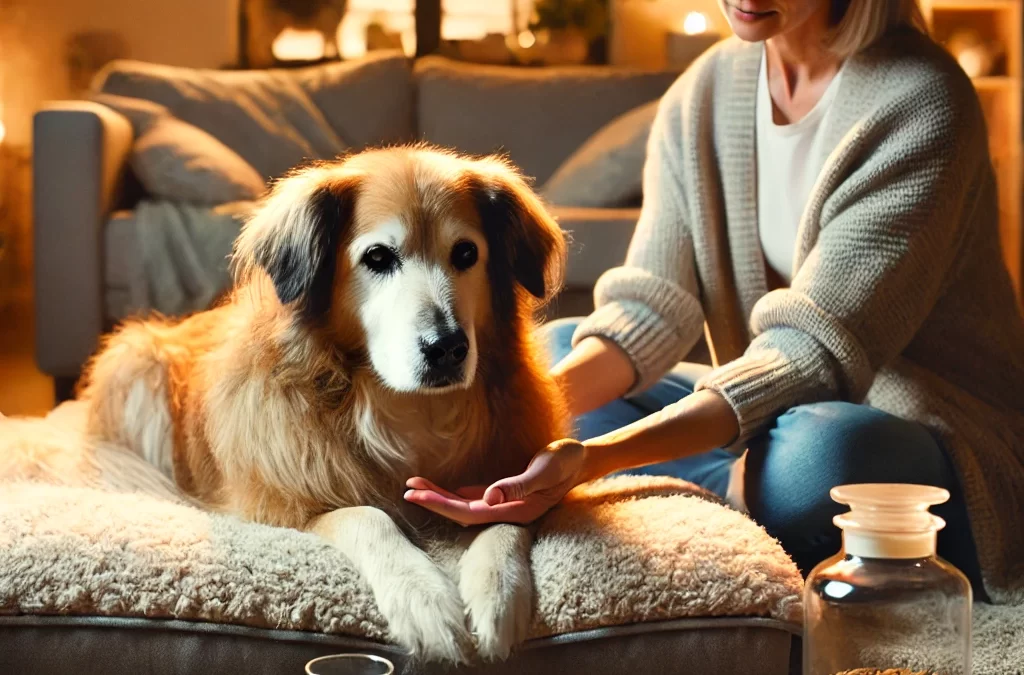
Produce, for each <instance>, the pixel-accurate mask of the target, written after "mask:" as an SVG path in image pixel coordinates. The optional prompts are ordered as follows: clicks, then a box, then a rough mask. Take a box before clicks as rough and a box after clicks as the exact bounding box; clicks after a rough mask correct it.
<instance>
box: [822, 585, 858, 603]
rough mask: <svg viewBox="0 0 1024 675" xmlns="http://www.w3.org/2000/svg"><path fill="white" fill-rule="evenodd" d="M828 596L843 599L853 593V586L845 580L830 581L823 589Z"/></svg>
mask: <svg viewBox="0 0 1024 675" xmlns="http://www.w3.org/2000/svg"><path fill="white" fill-rule="evenodd" d="M823 590H824V593H825V595H826V596H827V597H829V598H833V599H835V600H842V599H843V598H845V597H846V596H848V595H849V594H850V593H853V586H851V585H850V584H848V583H846V582H845V581H829V582H828V583H826V584H825V588H824V589H823Z"/></svg>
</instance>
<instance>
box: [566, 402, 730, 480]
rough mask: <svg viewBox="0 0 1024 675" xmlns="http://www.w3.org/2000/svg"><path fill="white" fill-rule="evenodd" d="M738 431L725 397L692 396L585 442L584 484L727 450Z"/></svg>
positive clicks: (582, 466) (581, 475) (582, 467)
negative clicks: (615, 474)
mask: <svg viewBox="0 0 1024 675" xmlns="http://www.w3.org/2000/svg"><path fill="white" fill-rule="evenodd" d="M738 429H739V423H738V421H737V419H736V414H735V413H734V412H733V410H732V407H731V406H730V405H729V403H728V402H727V401H726V400H725V399H724V398H722V396H721V395H720V394H718V393H717V392H713V391H708V390H705V391H701V392H697V393H695V394H690V395H689V396H687V397H686V398H684V399H682V400H681V401H678V402H677V403H674V404H672V405H671V406H668V407H667V408H665V409H663V410H661V411H660V412H657V413H654V414H653V415H650V416H648V417H646V418H644V419H642V420H640V421H639V422H635V423H633V424H631V425H629V426H626V427H623V428H622V429H617V430H615V431H612V432H609V433H607V434H604V435H603V436H598V437H596V438H593V439H589V440H587V441H584V442H583V448H584V452H585V454H584V459H583V462H582V464H581V468H580V482H581V483H585V482H588V481H592V480H596V479H598V478H602V477H604V476H607V475H608V474H610V473H614V472H616V471H621V470H624V469H630V468H635V467H639V466H646V465H649V464H656V463H659V462H665V461H670V460H673V459H680V458H683V457H688V456H690V455H695V454H698V453H701V452H707V451H709V450H713V449H714V448H717V447H723V446H725V445H727V444H728V443H729V442H731V441H732V440H733V439H734V438H735V437H736V434H737V433H738Z"/></svg>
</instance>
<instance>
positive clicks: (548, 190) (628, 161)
mask: <svg viewBox="0 0 1024 675" xmlns="http://www.w3.org/2000/svg"><path fill="white" fill-rule="evenodd" d="M658 103H659V101H657V100H656V101H651V102H649V103H645V104H643V105H641V106H638V107H637V108H634V109H633V110H630V111H629V112H626V113H623V114H622V115H620V116H618V117H616V118H615V119H614V120H612V121H611V122H609V123H608V124H606V125H605V126H603V127H602V128H601V129H600V130H599V131H598V132H597V133H595V134H594V135H593V136H591V137H590V138H589V139H587V142H586V143H584V144H583V145H582V146H581V147H580V148H579V149H578V150H576V152H574V153H572V155H571V156H570V157H569V158H568V159H567V160H565V162H563V163H562V165H561V166H560V167H558V170H557V171H555V174H554V175H553V176H552V177H551V179H550V180H549V181H548V182H547V183H546V184H545V185H544V187H543V188H542V189H541V194H542V195H543V196H544V198H545V199H547V200H548V201H550V202H552V203H554V204H561V205H567V206H587V207H623V206H628V205H630V204H633V203H636V202H637V201H639V200H640V199H641V198H642V196H643V169H644V159H645V158H646V157H647V137H648V136H649V135H650V133H651V126H652V125H653V123H654V116H655V115H656V114H657V112H658Z"/></svg>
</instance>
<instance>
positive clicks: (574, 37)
mask: <svg viewBox="0 0 1024 675" xmlns="http://www.w3.org/2000/svg"><path fill="white" fill-rule="evenodd" d="M924 9H925V14H926V17H927V18H928V21H929V25H930V27H931V29H932V31H933V35H934V36H935V37H936V39H938V40H939V41H940V42H942V43H943V44H944V45H945V46H946V47H947V49H949V50H950V52H951V53H953V54H954V55H955V56H956V58H957V60H958V61H959V62H960V64H961V66H962V67H963V68H964V70H965V71H966V72H967V73H968V74H969V75H970V76H971V77H972V78H973V79H974V81H975V82H976V85H977V90H978V92H979V95H980V97H981V100H982V102H983V105H984V107H985V111H986V114H987V117H988V121H989V132H990V139H991V148H992V154H993V160H994V162H995V165H996V170H997V173H998V179H999V186H1000V199H1001V209H1002V223H1001V234H1000V238H1001V245H1002V247H1003V252H1004V258H1005V262H1006V265H1007V267H1008V269H1009V270H1010V272H1011V275H1012V276H1013V278H1014V280H1015V283H1016V285H1017V287H1018V289H1020V287H1021V260H1022V252H1021V216H1020V205H1019V204H1020V195H1021V182H1020V181H1021V179H1020V141H1021V132H1022V128H1021V88H1020V83H1021V52H1022V37H1021V12H1020V0H926V2H925V5H924ZM728 34H729V30H728V26H727V25H726V23H725V22H724V19H723V18H722V16H721V14H720V13H719V11H718V9H717V5H716V2H715V0H347V2H346V1H345V0H145V1H139V0H0V413H4V414H8V415H10V414H35V413H42V412H45V411H46V410H48V409H49V408H50V407H52V405H53V404H54V401H55V400H58V399H60V398H63V397H66V396H68V395H70V393H71V389H72V387H73V384H74V381H75V379H76V378H77V376H78V374H79V372H80V369H81V366H82V364H83V363H84V361H85V359H86V358H87V357H88V354H89V353H91V351H92V350H93V349H94V348H95V345H96V339H97V338H98V336H99V335H100V334H101V333H102V331H104V330H108V329H109V328H110V327H111V326H113V325H114V324H115V323H116V321H117V320H119V319H120V318H123V317H124V316H128V315H131V314H135V313H142V312H147V311H162V312H170V313H176V312H177V313H184V312H187V311H194V310H195V309H201V308H202V307H203V306H204V304H205V303H208V302H209V301H211V299H212V297H215V296H216V295H217V294H218V293H220V292H222V291H223V290H224V286H225V284H226V283H227V280H226V277H225V276H224V252H225V250H226V248H225V247H227V246H229V245H230V241H231V238H232V236H233V233H234V232H236V231H237V229H236V228H237V225H238V222H239V219H240V217H241V214H243V213H244V209H245V205H246V204H250V203H251V202H252V200H254V199H255V198H256V196H257V194H256V192H257V191H258V188H259V187H261V186H262V185H265V183H266V182H267V181H270V180H272V179H273V178H274V177H275V175H278V174H279V173H280V169H281V167H282V166H285V165H287V164H289V163H294V162H299V161H303V160H305V159H309V158H311V157H316V156H329V155H330V154H331V153H332V152H334V151H336V150H339V149H340V150H348V149H359V148H360V147H364V146H366V145H372V144H375V143H379V142H382V141H393V140H412V139H417V138H420V139H426V140H430V141H433V142H437V143H441V144H445V145H452V146H455V147H457V148H458V149H461V150H465V151H467V152H489V151H493V150H503V151H507V152H509V154H510V155H511V157H512V159H513V160H514V161H516V162H517V163H519V164H520V165H521V166H523V168H524V170H525V171H526V172H527V173H528V174H530V175H531V176H532V177H533V178H534V179H535V180H536V182H537V186H538V189H541V191H542V193H543V195H544V196H545V197H546V198H548V201H549V202H550V203H551V204H552V205H553V207H554V208H555V209H556V210H559V215H560V220H561V221H562V222H563V223H568V224H569V225H571V229H573V231H574V232H575V233H577V234H576V236H575V238H576V240H577V242H578V243H577V247H576V248H575V249H574V251H573V259H572V260H571V262H570V266H571V268H572V269H571V274H570V284H569V286H568V288H567V291H566V294H565V297H564V298H562V299H561V300H560V303H559V305H558V307H557V309H556V311H557V312H559V313H563V314H565V313H579V312H583V311H587V310H588V309H589V307H588V303H589V302H590V300H589V297H590V290H591V289H590V286H591V285H592V283H593V280H594V279H596V277H597V276H598V275H599V274H600V272H601V271H603V269H606V268H607V267H609V266H611V265H614V264H617V263H618V262H620V261H621V258H622V256H623V255H624V252H625V246H626V244H627V243H628V240H629V235H630V234H631V231H632V227H633V225H634V224H635V218H636V214H637V208H638V206H639V201H640V199H641V198H642V194H640V192H639V173H640V168H641V167H642V162H643V142H644V139H645V138H646V132H647V130H648V129H649V125H650V121H651V118H652V115H653V107H652V103H656V101H657V99H658V97H660V95H661V94H662V93H663V92H664V90H665V89H667V87H668V86H669V85H670V84H671V82H672V81H673V80H674V79H675V78H676V77H677V76H678V74H679V73H680V72H682V70H684V69H685V68H686V67H687V66H688V65H689V64H690V63H691V62H692V61H693V59H694V58H696V57H697V56H698V55H699V54H700V53H701V52H703V51H704V50H706V49H707V48H708V47H710V46H711V45H713V44H714V43H715V42H717V41H718V40H721V39H723V38H726V37H728ZM146 103H148V104H150V105H149V106H148V107H147V106H146V105H145V104H146ZM170 121H173V122H174V123H175V124H170ZM157 122H159V124H158V123H157ZM168 158H170V159H171V160H173V161H174V162H176V164H174V168H175V169H176V170H178V171H179V173H177V174H174V175H170V174H167V173H166V172H167V171H169V170H170V169H168V168H167V167H168V162H169V161H170V160H168ZM157 160H160V161H157ZM161 162H162V163H161ZM172 163H173V162H172ZM161 172H164V173H161ZM246 172H248V173H246ZM182 176H185V178H184V179H183V178H182ZM252 176H258V183H259V184H258V185H256V187H253V183H254V181H253V179H252ZM197 177H202V178H203V184H202V185H199V186H197V185H194V184H192V185H183V181H184V182H185V183H188V182H189V181H190V180H191V181H194V180H195V179H197ZM221 188H223V189H221ZM200 231H201V232H202V233H203V234H202V236H200V235H198V234H197V232H200ZM211 232H212V233H215V236H214V235H213V234H210V233H211ZM579 242H582V243H579ZM182 247H186V248H184V249H183V248H182ZM182 250H184V251H185V252H186V253H187V254H188V255H184V254H182V253H181V251H182ZM168 251H170V253H168ZM175 252H177V255H175ZM183 261H184V262H183ZM172 277H173V283H171V282H168V281H167V279H168V278H172Z"/></svg>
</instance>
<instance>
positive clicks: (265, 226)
mask: <svg viewBox="0 0 1024 675" xmlns="http://www.w3.org/2000/svg"><path fill="white" fill-rule="evenodd" d="M359 183H360V180H359V177H358V176H354V175H343V174H338V173H334V172H331V171H330V170H327V169H323V168H319V167H317V168H313V169H307V170H303V171H300V172H298V173H295V174H293V175H290V176H288V177H286V178H284V179H282V180H281V181H279V182H278V183H277V184H276V185H275V186H274V189H273V190H272V191H271V192H270V194H269V195H268V196H267V198H266V200H265V201H264V203H263V204H262V205H261V207H260V208H259V209H258V210H257V211H256V212H255V213H254V215H253V216H252V218H251V219H250V220H249V222H248V223H246V225H245V227H244V228H243V230H242V232H241V234H240V235H239V237H238V239H237V240H236V243H235V250H234V254H233V257H234V262H235V264H236V283H244V281H246V280H248V278H250V277H251V275H252V273H253V271H254V270H256V269H262V270H263V271H264V272H266V274H267V276H268V277H270V280H271V282H273V284H274V291H275V292H276V293H277V297H278V299H279V300H280V301H281V302H282V303H283V304H286V305H289V304H295V305H296V307H297V308H298V309H299V311H300V312H301V314H302V315H303V316H304V317H305V318H307V319H316V318H318V317H320V316H323V315H324V314H325V313H326V312H327V310H328V309H329V308H330V303H331V290H332V287H333V284H334V273H335V267H336V260H337V258H336V256H337V251H338V245H339V243H340V242H341V240H342V237H343V236H344V233H345V232H346V231H347V229H348V227H349V225H350V223H351V221H352V214H353V211H354V208H355V200H356V196H357V193H358V191H359Z"/></svg>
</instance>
